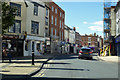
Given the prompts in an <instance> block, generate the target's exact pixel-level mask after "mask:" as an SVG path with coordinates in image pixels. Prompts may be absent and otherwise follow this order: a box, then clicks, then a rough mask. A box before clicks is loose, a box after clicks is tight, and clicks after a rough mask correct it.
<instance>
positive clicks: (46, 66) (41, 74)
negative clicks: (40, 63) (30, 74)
mask: <svg viewBox="0 0 120 80" xmlns="http://www.w3.org/2000/svg"><path fill="white" fill-rule="evenodd" d="M49 62H52V60H50V61H49ZM48 67H50V64H45V66H44V69H43V70H42V72H41V73H40V74H39V76H40V77H43V76H44V75H45V74H44V72H45V71H46V70H47V69H46V68H48Z"/></svg>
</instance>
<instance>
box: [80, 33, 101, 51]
mask: <svg viewBox="0 0 120 80" xmlns="http://www.w3.org/2000/svg"><path fill="white" fill-rule="evenodd" d="M81 45H82V46H87V47H91V48H93V49H94V51H95V52H96V51H98V50H99V48H102V46H103V39H102V38H101V36H100V37H99V36H98V35H96V33H94V35H92V34H90V35H81Z"/></svg>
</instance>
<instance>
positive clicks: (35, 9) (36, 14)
mask: <svg viewBox="0 0 120 80" xmlns="http://www.w3.org/2000/svg"><path fill="white" fill-rule="evenodd" d="M35 6H36V8H35ZM33 11H34V12H33V14H34V15H35V16H38V5H37V4H34V10H33Z"/></svg>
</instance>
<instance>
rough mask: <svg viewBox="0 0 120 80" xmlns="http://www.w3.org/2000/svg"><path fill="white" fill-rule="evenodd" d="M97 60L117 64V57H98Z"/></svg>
mask: <svg viewBox="0 0 120 80" xmlns="http://www.w3.org/2000/svg"><path fill="white" fill-rule="evenodd" d="M98 58H99V59H100V60H102V61H108V62H119V57H118V56H98Z"/></svg>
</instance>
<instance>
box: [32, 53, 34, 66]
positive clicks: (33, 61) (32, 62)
mask: <svg viewBox="0 0 120 80" xmlns="http://www.w3.org/2000/svg"><path fill="white" fill-rule="evenodd" d="M32 65H34V52H32Z"/></svg>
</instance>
